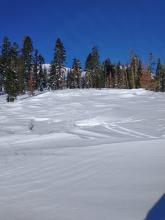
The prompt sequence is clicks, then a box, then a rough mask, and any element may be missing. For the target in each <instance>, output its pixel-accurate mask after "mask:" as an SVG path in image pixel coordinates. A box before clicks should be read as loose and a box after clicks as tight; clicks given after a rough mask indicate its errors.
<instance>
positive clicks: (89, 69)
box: [85, 47, 102, 88]
mask: <svg viewBox="0 0 165 220" xmlns="http://www.w3.org/2000/svg"><path fill="white" fill-rule="evenodd" d="M85 66H86V86H87V88H99V86H100V85H99V79H100V76H101V74H102V71H101V65H100V60H99V53H98V50H97V48H96V47H93V48H92V52H91V53H90V54H89V55H88V57H87V60H86V65H85Z"/></svg>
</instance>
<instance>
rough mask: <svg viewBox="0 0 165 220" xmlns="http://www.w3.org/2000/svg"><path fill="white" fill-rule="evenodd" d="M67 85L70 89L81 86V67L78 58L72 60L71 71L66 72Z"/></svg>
mask: <svg viewBox="0 0 165 220" xmlns="http://www.w3.org/2000/svg"><path fill="white" fill-rule="evenodd" d="M67 82H68V87H69V88H71V89H75V88H80V87H81V67H80V61H79V59H76V58H75V59H74V60H73V65H72V69H71V71H69V72H68V79H67Z"/></svg>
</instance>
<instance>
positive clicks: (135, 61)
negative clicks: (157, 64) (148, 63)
mask: <svg viewBox="0 0 165 220" xmlns="http://www.w3.org/2000/svg"><path fill="white" fill-rule="evenodd" d="M139 65H140V61H139V58H138V57H137V56H136V55H134V56H132V58H131V64H130V71H131V77H130V78H131V88H139V86H140V72H139V68H140V67H139Z"/></svg>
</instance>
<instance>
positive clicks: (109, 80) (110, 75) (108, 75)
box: [103, 58, 114, 88]
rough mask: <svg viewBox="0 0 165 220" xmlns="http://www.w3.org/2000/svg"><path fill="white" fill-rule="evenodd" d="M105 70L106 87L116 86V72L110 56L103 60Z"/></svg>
mask: <svg viewBox="0 0 165 220" xmlns="http://www.w3.org/2000/svg"><path fill="white" fill-rule="evenodd" d="M103 70H104V74H105V87H107V88H113V87H114V72H113V68H112V64H111V62H110V59H109V58H108V59H106V60H105V61H104V62H103Z"/></svg>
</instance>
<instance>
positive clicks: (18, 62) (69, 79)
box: [0, 36, 165, 102]
mask: <svg viewBox="0 0 165 220" xmlns="http://www.w3.org/2000/svg"><path fill="white" fill-rule="evenodd" d="M66 58H67V53H66V50H65V47H64V44H63V42H62V41H61V40H60V39H59V38H58V39H57V40H56V42H55V48H54V55H53V58H52V61H51V63H50V65H49V67H47V66H46V65H44V63H45V61H44V57H43V55H42V54H40V52H39V51H38V49H35V48H34V46H33V42H32V39H31V38H30V37H29V36H26V37H25V38H24V40H23V46H22V48H19V46H18V44H17V43H15V42H14V43H11V42H10V40H9V38H8V37H4V39H3V42H2V45H1V52H0V91H1V92H4V93H6V94H8V96H7V101H8V102H11V101H14V100H15V99H16V97H17V96H18V95H21V94H24V93H28V94H29V95H33V94H34V91H36V90H38V91H43V90H57V89H66V88H69V89H75V88H83V89H84V88H119V89H132V88H144V89H147V90H152V91H161V92H164V91H165V65H164V64H162V63H161V61H160V59H158V60H157V61H155V60H154V59H153V55H152V53H150V54H149V56H148V64H147V65H146V64H144V63H143V61H142V60H141V59H140V58H139V57H138V55H136V54H133V53H132V54H131V56H130V61H129V63H127V64H125V63H120V62H119V63H117V64H115V63H111V61H110V58H107V59H106V60H104V61H103V62H101V61H100V55H99V51H98V49H97V47H95V46H94V47H93V48H92V50H91V52H90V53H89V55H88V56H87V58H86V62H85V64H83V65H84V67H85V68H84V70H83V69H82V67H81V66H82V64H81V61H80V60H79V59H78V58H74V59H73V64H72V66H71V67H70V68H66Z"/></svg>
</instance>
